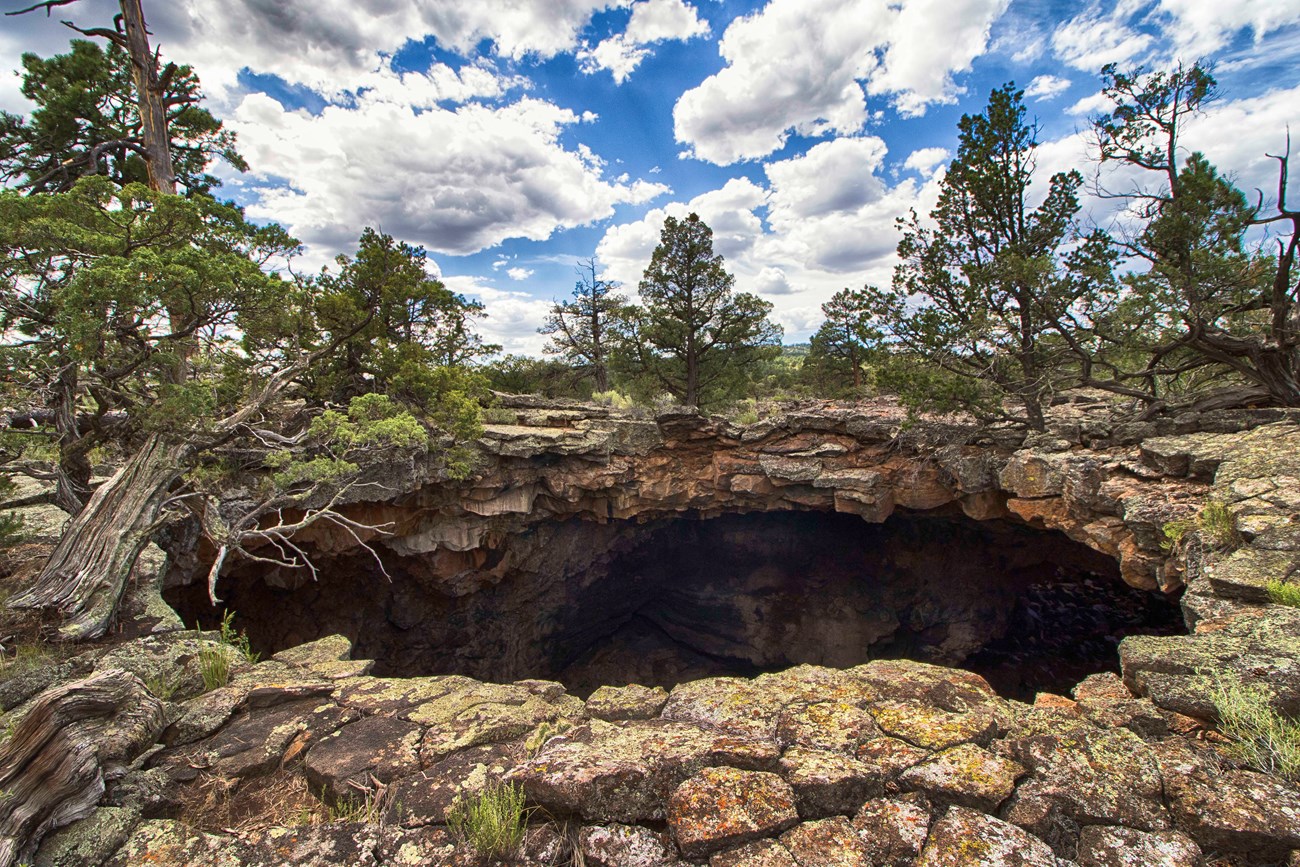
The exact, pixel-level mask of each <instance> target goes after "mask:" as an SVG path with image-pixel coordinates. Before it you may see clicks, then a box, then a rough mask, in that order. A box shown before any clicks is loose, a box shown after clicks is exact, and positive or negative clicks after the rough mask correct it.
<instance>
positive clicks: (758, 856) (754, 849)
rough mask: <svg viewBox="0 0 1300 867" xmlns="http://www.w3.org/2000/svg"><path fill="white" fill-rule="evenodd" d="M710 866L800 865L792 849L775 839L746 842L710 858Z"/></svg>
mask: <svg viewBox="0 0 1300 867" xmlns="http://www.w3.org/2000/svg"><path fill="white" fill-rule="evenodd" d="M709 867H799V864H798V862H796V861H795V860H794V856H793V855H791V854H790V850H789V849H787V848H785V847H784V846H782V845H781V844H780V843H778V842H777V841H775V840H758V841H756V842H753V843H746V844H745V845H744V846H739V847H737V848H735V849H731V850H729V851H727V852H720V853H718V854H717V855H714V856H713V857H712V858H710V859H709Z"/></svg>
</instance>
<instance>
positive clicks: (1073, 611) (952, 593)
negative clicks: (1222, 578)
mask: <svg viewBox="0 0 1300 867" xmlns="http://www.w3.org/2000/svg"><path fill="white" fill-rule="evenodd" d="M599 571H601V572H602V574H599V575H594V576H593V575H591V574H587V575H584V576H582V577H581V579H580V580H577V581H573V582H571V583H570V593H569V594H568V597H567V599H566V605H565V606H564V611H565V612H567V616H564V617H561V618H560V624H559V628H558V629H557V630H556V632H555V635H554V641H553V643H552V644H551V653H550V659H549V664H548V666H547V667H548V668H549V669H550V671H551V676H553V677H554V678H555V679H557V680H559V681H561V682H563V683H564V684H565V685H566V686H567V687H568V688H569V689H570V690H571V691H572V692H574V693H576V694H579V695H585V694H587V693H589V692H590V691H591V690H593V689H595V688H596V687H598V686H600V685H602V684H622V683H641V684H645V685H659V686H664V687H669V688H671V687H672V686H673V685H675V684H676V683H680V682H683V681H686V680H692V679H696V678H699V677H707V676H717V675H735V676H753V675H755V674H758V673H761V672H766V671H777V670H781V669H784V668H788V667H790V666H793V665H799V664H803V663H809V664H816V665H825V666H830V667H835V668H847V667H851V666H854V665H858V664H860V663H864V662H868V661H870V660H872V659H892V658H910V659H916V660H921V661H926V662H934V663H937V664H944V665H956V666H959V667H963V668H967V669H969V670H972V671H975V672H977V673H979V674H981V675H983V676H984V677H985V678H987V679H988V680H989V682H990V683H991V684H992V685H993V686H994V688H995V689H997V690H998V692H999V693H1000V694H1002V695H1004V696H1007V697H1010V698H1017V699H1022V700H1032V698H1033V696H1034V695H1035V694H1036V693H1037V692H1043V691H1045V692H1057V693H1064V692H1067V691H1068V690H1069V688H1070V687H1072V686H1073V685H1074V684H1076V683H1077V682H1078V681H1079V680H1081V679H1082V678H1084V677H1086V676H1087V675H1089V674H1093V673H1097V672H1102V671H1118V670H1119V657H1118V653H1117V646H1118V643H1119V641H1120V639H1122V638H1123V637H1124V636H1126V635H1131V634H1175V633H1178V632H1180V631H1184V629H1183V621H1182V618H1181V614H1180V612H1179V609H1178V606H1177V604H1176V603H1175V602H1174V601H1173V600H1171V599H1169V598H1166V597H1165V596H1164V595H1162V594H1159V593H1151V592H1147V591H1142V590H1137V589H1134V588H1131V587H1129V586H1127V585H1126V584H1124V583H1123V581H1122V580H1121V578H1120V575H1119V567H1118V564H1117V563H1116V562H1115V560H1114V559H1113V558H1110V557H1106V556H1104V555H1102V554H1100V553H1098V552H1096V551H1093V550H1092V549H1090V548H1088V547H1086V546H1084V545H1082V544H1079V543H1077V542H1074V541H1072V540H1070V539H1069V538H1067V537H1066V536H1065V535H1064V534H1062V533H1059V532H1055V531H1045V530H1037V529H1033V528H1031V527H1027V526H1024V525H1021V524H1016V523H1012V522H1010V521H1001V520H996V521H973V520H971V519H968V518H966V517H965V516H963V515H960V514H949V515H932V514H923V513H911V514H908V513H898V514H895V515H894V516H892V517H890V518H889V519H888V520H886V521H885V522H884V523H882V524H871V523H867V522H864V521H862V520H861V519H860V518H857V517H856V516H852V515H843V514H837V513H824V512H771V513H751V514H732V515H723V516H719V517H715V518H709V519H703V520H699V519H697V520H691V519H682V518H678V519H673V520H667V521H659V522H654V523H653V524H649V525H646V526H645V527H644V529H643V531H642V532H641V533H640V534H639V535H638V538H637V540H636V542H635V544H633V545H632V546H630V547H629V548H628V549H626V550H624V551H622V552H621V553H619V554H618V555H617V556H615V557H613V558H611V559H610V560H609V561H608V564H607V565H606V566H605V568H604V569H603V570H599Z"/></svg>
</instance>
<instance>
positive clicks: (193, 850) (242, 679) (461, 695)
mask: <svg viewBox="0 0 1300 867" xmlns="http://www.w3.org/2000/svg"><path fill="white" fill-rule="evenodd" d="M810 418H812V421H811V422H810V421H808V420H807V419H805V420H803V421H800V422H797V425H798V426H799V429H798V431H796V434H797V435H800V436H802V435H803V434H805V433H807V431H808V430H810V429H812V428H815V427H816V424H817V422H816V418H817V414H816V413H813V414H812V415H811V416H810ZM781 423H782V422H781V421H780V420H774V421H770V422H766V423H761V424H767V425H775V426H777V427H779V425H780V424H781ZM681 424H682V421H681V420H680V419H669V420H666V422H665V424H664V425H661V426H660V430H661V431H662V430H665V429H668V430H671V429H672V425H679V426H680V425H681ZM834 424H837V425H840V426H844V425H845V424H846V422H845V419H844V418H843V417H842V416H841V417H839V418H838V420H836V421H835V422H834ZM1071 425H1073V426H1072V427H1071ZM1179 425H1180V426H1181V429H1180V428H1179V426H1178V425H1176V426H1175V427H1174V428H1166V429H1151V428H1146V429H1130V430H1124V431H1118V432H1117V431H1115V430H1110V431H1108V432H1106V433H1104V434H1101V435H1099V434H1096V433H1094V434H1091V435H1090V434H1088V433H1087V430H1086V426H1085V425H1083V424H1081V423H1080V422H1078V421H1077V420H1075V421H1069V420H1067V421H1065V422H1062V426H1061V427H1058V429H1057V430H1056V432H1055V433H1054V434H1053V435H1052V436H1050V437H1040V438H1037V439H1033V440H1030V441H1029V442H1024V441H1021V442H1016V443H1009V444H997V443H994V444H992V445H985V446H979V445H975V446H971V447H969V448H966V449H965V451H963V452H962V454H963V455H964V456H965V459H966V461H967V462H966V463H964V464H962V466H970V465H972V464H970V460H973V459H974V458H978V457H979V449H980V448H984V449H987V450H989V452H988V453H989V454H992V453H993V452H992V450H993V449H1000V450H1002V454H1001V457H999V458H998V465H997V467H995V475H996V476H997V478H998V489H999V490H1000V491H1002V492H1003V493H1002V499H1001V501H1000V505H999V506H998V508H999V510H1001V508H1002V507H1009V511H1010V512H1011V513H1013V514H1015V515H1017V516H1019V518H1020V519H1021V520H1024V521H1026V522H1033V521H1038V522H1039V524H1040V525H1041V524H1046V525H1055V526H1057V527H1059V528H1061V529H1064V530H1066V531H1067V532H1072V533H1073V534H1074V535H1077V536H1078V537H1079V538H1081V539H1085V540H1090V544H1093V546H1094V547H1095V548H1097V549H1098V550H1103V549H1106V548H1109V553H1111V554H1112V555H1115V556H1118V557H1120V558H1121V559H1122V560H1123V561H1125V562H1127V563H1128V564H1129V566H1128V568H1127V569H1126V572H1125V577H1126V578H1127V579H1129V580H1130V581H1131V583H1139V582H1149V583H1150V584H1156V583H1159V584H1162V585H1164V586H1166V587H1169V588H1172V587H1174V586H1177V585H1179V584H1183V585H1185V586H1186V591H1185V594H1184V596H1183V608H1184V612H1185V615H1186V618H1187V620H1188V623H1189V626H1190V627H1191V628H1192V632H1191V634H1189V635H1186V636H1175V637H1143V636H1135V637H1130V638H1128V639H1125V640H1124V642H1123V643H1122V644H1121V647H1120V656H1121V663H1122V667H1123V675H1122V678H1121V677H1120V676H1116V675H1094V676H1092V677H1089V678H1087V679H1086V680H1084V681H1083V682H1081V683H1079V684H1078V685H1077V686H1076V687H1075V688H1074V689H1073V691H1072V694H1071V696H1069V697H1067V696H1057V695H1046V694H1044V695H1040V696H1039V697H1038V698H1037V699H1036V700H1035V701H1034V702H1033V703H1032V704H1030V703H1023V702H1017V701H1011V700H1007V699H1004V698H1001V697H999V696H998V695H996V694H995V693H994V691H993V690H992V689H991V688H990V687H989V686H988V684H987V683H986V682H985V681H983V680H982V679H981V678H979V677H978V676H976V675H973V674H970V673H967V672H964V671H961V670H958V669H953V668H943V667H939V666H934V665H927V664H924V663H919V662H909V661H874V662H870V663H867V664H865V665H859V666H856V667H852V668H848V669H843V670H840V669H833V668H827V667H820V666H813V665H803V666H798V667H795V668H792V669H790V670H787V671H784V672H781V673H776V674H767V675H761V676H759V677H756V678H752V679H745V678H722V677H718V678H707V679H703V680H697V681H693V682H688V683H683V684H680V685H678V686H676V687H675V688H673V689H672V690H671V691H667V690H663V689H651V688H646V687H637V686H627V687H617V688H616V687H603V688H601V689H599V690H597V691H596V692H595V693H593V694H592V695H591V696H590V698H588V699H587V700H586V701H583V700H580V699H578V698H576V697H574V696H572V695H570V694H568V693H567V692H566V690H565V688H564V687H563V686H562V685H561V684H559V683H555V682H549V681H541V680H525V681H519V682H516V683H508V684H497V683H487V682H483V681H481V680H475V679H471V678H468V677H462V676H441V677H414V678H389V677H376V676H373V675H371V674H370V673H369V672H370V669H371V664H370V663H369V662H368V661H365V660H353V659H352V658H351V657H352V647H353V644H352V642H351V641H350V640H349V639H348V638H344V637H342V636H331V637H326V638H322V639H319V640H316V641H314V642H311V643H308V644H304V645H300V646H298V647H294V648H290V649H286V650H284V651H282V652H280V653H277V654H275V655H274V656H273V657H271V658H269V659H267V660H265V661H261V662H258V663H256V664H253V663H251V662H249V661H248V660H246V659H244V658H243V657H242V656H241V655H240V654H239V653H238V650H237V649H236V648H232V647H230V646H229V645H228V644H223V643H222V642H221V641H220V640H219V637H218V636H215V635H214V634H212V633H196V632H190V631H185V630H183V629H181V628H180V624H179V622H178V621H176V620H175V619H174V617H169V616H168V612H167V611H166V610H165V609H164V608H162V607H160V606H159V600H158V598H157V590H156V588H155V587H154V586H153V584H152V583H151V582H150V581H148V580H143V579H142V580H141V581H140V583H139V587H138V591H137V593H136V596H135V598H133V600H132V601H131V604H130V606H129V611H130V613H131V615H132V616H133V617H134V619H135V622H136V624H137V626H138V627H139V628H140V629H141V630H142V631H145V632H146V633H147V634H144V635H141V636H140V637H137V638H133V639H131V640H129V641H123V642H119V643H116V644H108V645H104V646H101V647H98V648H95V649H92V650H90V651H87V652H84V653H82V654H80V655H78V656H75V657H71V658H68V659H65V660H63V661H59V662H50V663H49V664H45V665H41V666H37V667H31V668H29V669H27V670H26V671H23V672H18V673H15V672H10V675H11V676H10V677H9V678H8V679H6V680H5V681H4V682H3V683H0V708H3V709H4V711H5V716H4V717H3V718H2V719H0V727H2V728H3V729H4V730H5V731H6V733H7V734H6V741H5V742H4V744H3V745H2V746H0V780H17V781H18V782H16V783H13V784H12V785H11V786H10V789H11V790H6V791H5V792H4V793H3V798H2V799H0V813H4V814H5V815H6V816H7V817H8V818H7V819H6V824H5V825H4V834H6V835H8V836H0V865H5V867H7V865H8V864H16V863H20V862H28V863H32V864H36V865H87V867H99V865H114V867H117V865H123V867H125V865H136V864H177V865H189V864H193V865H260V864H266V865H280V864H291V865H327V864H328V865H336V864H358V865H424V864H435V865H436V864H449V865H450V864H458V865H472V864H480V863H490V859H486V858H484V857H482V856H481V855H480V854H479V853H478V852H477V851H476V850H475V848H474V846H472V845H471V844H470V843H469V842H468V841H466V840H464V839H463V838H462V837H460V836H457V835H455V834H453V833H452V832H451V830H449V828H448V826H447V816H448V810H449V808H451V807H452V805H453V804H455V803H457V802H460V803H465V802H468V801H470V800H472V799H473V798H474V796H475V795H476V794H477V793H479V792H481V791H483V790H484V789H485V788H489V789H490V788H495V787H497V786H500V785H505V784H510V785H514V786H517V787H519V788H520V789H522V791H523V792H524V793H525V795H526V797H527V810H528V813H527V815H528V819H529V828H528V832H527V834H526V837H525V839H524V841H523V843H522V845H521V846H520V848H519V850H518V852H517V853H516V854H515V855H514V856H513V857H512V859H509V863H519V864H530V865H558V864H566V865H567V864H588V865H606V867H616V865H617V867H636V865H647V867H648V865H660V864H663V865H668V864H683V865H705V864H707V865H710V867H742V865H749V867H765V865H783V867H792V865H801V867H813V865H817V867H822V865H874V867H884V865H911V864H918V865H929V867H937V865H1057V867H1061V865H1066V864H1078V865H1089V867H1091V865H1098V867H1099V865H1134V867H1137V865H1188V867H1192V865H1197V867H1208V865H1224V867H1227V865H1235V867H1257V865H1297V864H1300V786H1297V784H1296V783H1295V782H1293V781H1287V780H1285V779H1283V778H1282V777H1280V776H1278V775H1276V774H1270V773H1266V772H1265V770H1266V769H1264V768H1260V767H1251V766H1249V765H1245V764H1242V763H1240V762H1239V760H1238V759H1237V757H1236V755H1237V754H1236V753H1234V752H1233V751H1232V749H1231V743H1230V741H1229V740H1228V739H1227V738H1225V737H1224V736H1223V735H1221V734H1220V733H1219V732H1217V731H1216V730H1215V716H1216V712H1215V707H1214V705H1213V703H1212V701H1211V685H1212V684H1213V683H1214V682H1216V681H1217V682H1225V681H1230V682H1232V683H1243V684H1245V685H1247V686H1248V687H1252V688H1256V689H1258V690H1260V691H1261V695H1263V696H1264V698H1265V700H1266V701H1267V702H1268V703H1269V704H1270V705H1271V706H1272V707H1273V708H1274V709H1275V710H1277V711H1280V712H1283V713H1286V714H1291V715H1297V714H1300V608H1291V607H1286V606H1282V605H1277V604H1271V603H1270V602H1268V601H1267V600H1268V595H1267V592H1266V585H1267V583H1268V581H1269V580H1275V581H1283V582H1286V581H1289V580H1291V578H1292V573H1293V572H1294V571H1295V569H1296V568H1297V566H1300V518H1298V517H1297V516H1300V427H1298V426H1297V425H1296V423H1295V421H1294V420H1292V419H1290V418H1286V417H1273V418H1269V417H1260V416H1258V415H1256V416H1253V417H1245V416H1243V417H1240V418H1220V419H1217V420H1211V421H1210V422H1208V423H1207V421H1206V420H1200V421H1199V422H1197V421H1194V420H1184V421H1183V422H1181V423H1179ZM823 426H824V425H823ZM1196 428H1200V429H1199V430H1196ZM1206 428H1216V429H1212V430H1211V429H1206ZM774 429H775V428H774ZM771 434H772V430H769V431H768V432H767V433H765V434H763V436H764V437H767V436H770V435H771ZM573 435H574V434H572V433H566V434H564V435H563V436H568V437H572V436H573ZM583 435H584V436H585V435H586V434H583ZM874 435H875V434H871V436H874ZM496 436H497V439H496V440H495V442H496V443H498V445H497V446H496V448H497V449H498V451H500V445H499V444H500V443H501V442H513V443H515V445H516V446H518V447H520V448H523V446H521V445H519V444H520V443H522V442H523V441H524V440H525V438H526V437H528V436H532V437H536V436H538V434H537V433H536V432H533V433H527V432H517V431H506V432H504V433H501V432H498V434H497V435H496ZM545 436H550V437H552V438H556V437H560V436H561V435H559V434H554V433H550V434H545ZM839 436H847V434H839V433H836V432H835V431H831V434H830V435H828V436H827V437H825V438H824V440H826V441H831V440H835V438H836V437H839ZM661 437H662V435H661ZM806 439H808V440H809V446H808V448H810V449H814V450H815V449H816V448H817V441H816V438H815V437H811V436H810V437H806ZM823 444H824V443H823ZM930 447H931V446H926V445H925V444H921V445H918V446H917V448H918V449H924V448H930ZM950 447H951V445H950V444H941V445H938V446H933V448H936V449H937V448H950ZM584 448H587V449H588V450H590V449H589V447H588V446H584ZM652 448H653V447H652ZM543 451H545V450H544V449H543ZM828 456H832V457H833V456H834V455H833V450H832V453H828ZM818 459H820V458H818ZM936 460H937V458H936ZM778 463H779V462H778ZM778 463H773V467H775V470H774V471H773V472H774V473H775V474H776V475H775V477H774V476H773V475H771V474H768V475H763V480H764V483H765V484H773V482H774V479H775V480H776V481H779V480H780V477H781V475H780V474H782V473H785V474H786V475H789V473H790V472H792V471H793V472H797V473H802V472H803V470H802V469H800V468H799V467H793V466H792V465H791V466H787V465H785V464H780V465H779V466H778ZM742 475H743V474H742ZM751 475H757V474H755V473H751ZM951 475H952V474H951V473H950V474H949V476H948V477H945V478H950V477H951ZM936 478H937V477H936ZM813 481H814V479H808V480H804V481H803V482H798V483H799V484H803V485H805V486H807V487H808V488H811V487H812V482H813ZM859 481H862V479H861V478H859ZM872 484H874V485H876V486H877V488H878V487H879V485H880V481H879V480H878V479H877V480H873V481H872ZM890 484H891V485H892V487H891V488H890V496H891V497H893V496H895V495H896V494H897V492H898V491H901V490H904V488H903V487H902V486H900V485H898V484H895V483H894V482H892V481H891V483H890ZM946 484H947V485H948V490H950V491H951V490H952V489H954V488H960V486H959V485H954V484H953V483H952V482H951V481H949V482H947V483H946ZM777 487H779V485H777ZM846 489H847V488H846ZM924 489H925V488H924V486H922V487H919V488H916V489H914V491H913V494H907V493H904V494H903V496H919V495H917V494H915V491H916V490H924ZM790 490H792V491H793V492H794V494H796V495H797V494H798V492H799V489H798V488H792V489H790ZM1007 492H1010V496H1009V497H1008V496H1007ZM868 493H869V497H870V498H873V499H876V500H877V502H878V499H879V498H878V493H879V492H878V491H877V492H876V493H870V492H868ZM968 493H969V494H971V496H969V498H968ZM975 493H979V492H963V491H961V490H958V491H957V494H958V496H959V497H961V498H962V502H963V504H964V506H963V507H964V508H966V507H967V506H968V507H969V509H970V510H978V509H982V508H991V507H992V506H993V505H995V504H992V503H991V501H990V498H988V497H984V498H982V499H981V498H978V497H975V496H973V494H975ZM861 499H867V497H863V498H861ZM858 502H860V500H859V501H858ZM1208 502H1213V503H1217V504H1220V505H1221V506H1223V507H1225V508H1226V511H1227V513H1228V514H1229V515H1231V516H1232V519H1233V520H1232V522H1231V525H1230V526H1229V527H1228V529H1229V530H1231V531H1232V532H1231V534H1230V537H1227V536H1225V535H1223V534H1219V533H1218V532H1217V531H1216V530H1214V529H1213V528H1212V527H1209V526H1206V525H1205V523H1204V521H1200V522H1199V523H1198V519H1197V518H1196V516H1197V515H1198V514H1204V511H1203V510H1202V511H1201V512H1200V513H1198V511H1197V508H1198V507H1199V506H1200V505H1203V504H1204V503H1208ZM981 504H982V505H981ZM862 505H864V506H867V505H873V504H870V503H862ZM920 507H922V506H918V508H920ZM1000 513H1002V514H1005V512H1001V511H1000ZM1179 515H1184V516H1187V517H1185V518H1184V520H1185V521H1187V522H1188V523H1186V524H1184V525H1181V526H1182V528H1183V530H1184V531H1185V532H1176V533H1173V535H1174V536H1175V537H1176V538H1175V539H1173V540H1169V541H1171V542H1172V544H1171V545H1169V544H1167V545H1166V547H1167V548H1168V549H1169V550H1165V551H1162V547H1161V543H1162V541H1165V540H1164V535H1165V534H1164V533H1163V530H1164V528H1165V527H1166V526H1167V525H1168V524H1169V522H1170V521H1171V520H1173V519H1174V518H1176V517H1177V516H1179ZM145 574H147V573H145ZM484 628H491V627H490V624H487V625H485V627H484ZM213 654H221V655H223V656H224V657H225V658H227V659H228V660H229V662H230V664H231V672H230V679H229V682H228V684H227V685H225V686H220V687H218V688H215V689H207V690H205V686H204V683H203V676H202V667H203V665H204V661H205V659H206V660H211V658H212V655H213ZM86 684H89V686H85V685H86ZM102 685H112V686H114V692H113V693H112V694H113V695H114V696H116V698H115V700H114V701H99V702H89V703H87V705H86V709H85V710H84V711H83V712H81V713H80V714H78V715H77V716H76V717H75V718H73V719H70V721H68V722H67V730H68V731H70V732H74V733H79V734H80V735H82V736H83V737H82V741H83V742H85V743H90V744H93V748H90V749H87V750H83V751H82V753H80V754H78V760H79V761H80V762H81V765H79V767H82V768H83V770H84V771H85V773H87V774H90V775H92V776H93V775H94V774H98V775H99V778H100V779H102V780H103V784H102V795H99V796H98V800H97V801H96V802H95V803H94V804H92V805H82V808H80V809H73V807H70V806H69V805H68V804H67V803H65V802H59V801H57V799H55V800H54V801H52V802H51V803H49V804H44V805H42V806H41V808H40V809H39V810H38V809H37V805H36V803H35V800H33V801H32V807H31V809H29V810H26V811H25V812H24V809H23V805H22V803H21V801H22V795H23V792H22V790H21V789H20V788H19V786H20V785H21V784H23V781H24V779H25V778H24V777H22V775H21V773H18V772H19V771H21V769H22V766H23V763H24V762H27V763H30V762H35V761H37V760H47V759H48V757H49V756H59V755H63V753H61V752H59V749H60V744H59V743H56V742H54V741H49V742H46V741H41V742H39V743H38V742H37V741H38V738H37V732H36V725H35V720H36V718H37V717H38V716H39V715H40V713H41V709H42V708H43V707H48V706H49V704H50V701H51V695H52V693H54V694H62V695H67V694H68V692H69V691H72V692H73V693H75V692H76V691H77V690H78V689H81V690H90V689H91V688H92V687H96V686H102ZM60 690H62V691H63V692H62V693H59V691H60ZM92 789H93V787H92ZM74 806H75V805H74ZM87 813H88V815H86V814H87ZM28 814H31V815H28ZM73 819H75V820H76V821H71V824H69V821H70V820H73ZM56 829H57V830H56ZM37 843H39V847H38V848H37V847H36V844H37ZM33 848H35V851H34V853H33V851H32V850H33Z"/></svg>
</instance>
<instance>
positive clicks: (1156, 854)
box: [1078, 825, 1201, 867]
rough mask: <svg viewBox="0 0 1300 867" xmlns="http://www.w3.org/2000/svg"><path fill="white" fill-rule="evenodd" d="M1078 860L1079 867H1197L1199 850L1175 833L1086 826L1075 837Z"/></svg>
mask: <svg viewBox="0 0 1300 867" xmlns="http://www.w3.org/2000/svg"><path fill="white" fill-rule="evenodd" d="M1078 861H1079V867H1197V865H1199V864H1200V863H1201V847H1200V846H1197V845H1196V843H1195V841H1193V840H1192V838H1191V837H1188V836H1187V835H1186V834H1183V833H1181V832H1178V831H1156V832H1154V833H1146V832H1144V831H1135V830H1134V829H1132V828H1118V827H1109V826H1105V825H1089V826H1088V827H1087V828H1084V829H1083V831H1082V833H1080V834H1079V857H1078Z"/></svg>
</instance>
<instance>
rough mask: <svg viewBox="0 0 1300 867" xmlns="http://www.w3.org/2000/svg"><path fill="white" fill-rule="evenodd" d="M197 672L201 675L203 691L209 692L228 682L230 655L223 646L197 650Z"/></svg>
mask: <svg viewBox="0 0 1300 867" xmlns="http://www.w3.org/2000/svg"><path fill="white" fill-rule="evenodd" d="M199 673H200V674H202V675H203V691H204V692H211V691H212V690H214V689H220V688H221V687H223V686H225V685H226V684H228V683H230V656H229V655H227V653H226V649H225V648H224V647H208V648H205V649H203V650H201V651H199Z"/></svg>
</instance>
